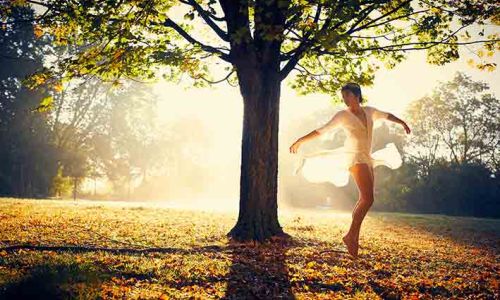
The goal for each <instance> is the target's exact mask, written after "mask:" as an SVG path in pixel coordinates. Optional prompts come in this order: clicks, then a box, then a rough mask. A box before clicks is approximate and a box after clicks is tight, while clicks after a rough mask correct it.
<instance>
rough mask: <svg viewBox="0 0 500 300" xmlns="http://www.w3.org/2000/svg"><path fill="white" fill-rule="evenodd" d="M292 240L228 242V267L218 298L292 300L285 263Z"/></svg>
mask: <svg viewBox="0 0 500 300" xmlns="http://www.w3.org/2000/svg"><path fill="white" fill-rule="evenodd" d="M292 245H293V240H292V239H281V240H279V241H274V242H272V243H265V244H261V245H259V246H250V245H242V244H239V243H235V242H230V243H229V246H228V247H229V248H230V249H231V268H230V270H229V274H228V277H227V290H226V295H225V296H224V297H223V298H222V299H295V296H294V295H293V293H292V288H291V287H292V285H291V283H290V278H289V275H288V268H287V265H286V251H287V250H288V249H289V248H290V247H291V246H292Z"/></svg>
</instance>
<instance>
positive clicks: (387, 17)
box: [0, 0, 498, 241]
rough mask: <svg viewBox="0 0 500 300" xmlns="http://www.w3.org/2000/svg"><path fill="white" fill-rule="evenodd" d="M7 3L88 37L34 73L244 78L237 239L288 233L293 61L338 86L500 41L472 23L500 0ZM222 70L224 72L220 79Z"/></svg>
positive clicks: (313, 85)
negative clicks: (281, 170) (284, 139)
mask: <svg viewBox="0 0 500 300" xmlns="http://www.w3.org/2000/svg"><path fill="white" fill-rule="evenodd" d="M7 3H14V4H16V5H23V4H30V3H34V4H36V5H40V6H43V7H45V10H44V11H43V12H42V13H41V15H40V16H39V17H37V23H38V24H40V30H42V31H44V32H47V33H48V32H51V33H52V34H53V35H54V38H55V41H56V43H60V44H68V43H69V44H77V45H79V46H81V47H82V51H81V53H80V54H79V55H77V56H74V57H70V58H68V59H67V60H65V61H62V62H61V63H60V64H58V65H57V66H55V67H53V68H51V69H49V70H48V72H47V73H45V75H38V76H34V79H35V80H36V79H40V78H42V79H43V80H38V81H43V82H46V81H48V80H47V79H50V77H47V74H49V75H50V73H51V72H52V73H57V72H59V73H61V72H63V73H64V74H63V78H73V77H82V76H89V75H97V76H99V77H100V78H102V79H103V80H108V81H113V80H117V79H119V78H123V77H133V78H136V77H141V78H150V79H152V78H154V77H155V76H157V75H158V73H160V72H155V71H156V70H160V68H159V67H163V69H162V70H161V73H163V75H164V77H166V78H168V79H174V80H175V79H178V78H180V77H182V75H183V74H186V75H189V77H190V78H191V79H192V81H191V82H192V83H193V84H194V85H204V84H210V83H214V82H219V81H223V80H228V81H229V82H232V83H233V84H234V83H235V82H237V83H238V85H239V89H240V91H241V94H242V97H243V100H244V101H243V103H244V120H243V138H242V153H241V154H242V155H241V159H242V163H241V180H240V212H239V216H238V221H237V224H236V225H235V227H234V228H233V229H232V230H231V231H230V232H229V236H230V237H232V238H235V239H237V240H250V239H251V240H259V241H262V240H265V239H267V238H269V237H272V236H280V235H283V230H282V228H281V226H280V225H279V222H278V218H277V185H278V182H277V175H278V174H277V172H278V124H279V99H280V89H281V82H282V81H283V80H284V79H285V78H287V77H288V76H289V75H290V74H291V72H292V71H294V70H296V72H295V73H294V74H293V76H292V79H293V80H292V81H291V86H292V87H293V88H295V89H297V90H299V91H301V92H304V93H306V92H310V91H312V90H314V91H322V92H326V93H332V92H334V91H337V89H338V87H339V86H340V85H341V84H342V83H344V82H346V81H356V82H358V83H360V84H361V85H369V84H371V83H372V82H373V77H374V72H375V71H376V69H377V68H379V67H380V66H381V65H385V66H387V67H393V66H394V65H395V64H397V63H398V62H400V61H402V60H403V59H404V58H405V56H406V54H407V53H408V51H410V50H423V49H425V50H427V53H428V62H430V63H433V64H444V63H447V62H450V61H453V60H455V59H457V58H458V56H459V52H458V46H459V45H462V44H472V43H479V42H481V43H485V44H484V45H485V49H486V50H488V51H492V50H494V49H495V47H498V43H497V42H498V37H497V35H491V36H488V37H484V35H485V34H484V32H483V31H481V32H479V33H476V32H472V31H471V32H469V31H466V28H467V27H468V26H471V25H472V24H479V25H485V24H486V23H490V22H493V23H495V24H498V6H497V3H496V1H476V2H474V3H470V2H458V3H457V2H456V1H451V0H440V1H421V0H414V1H411V0H398V1H371V0H370V1H322V0H316V1H302V0H265V1H264V0H255V1H244V0H236V1H235V0H219V1H215V0H208V1H196V0H178V1H165V0H161V1H160V0H150V1H131V0H124V1H104V2H103V1H87V0H81V1H71V2H68V1H59V0H46V1H29V0H21V1H14V2H7ZM7 7H8V6H7ZM173 8H175V9H173ZM2 12H3V13H4V14H5V13H8V8H7V9H5V8H4V9H2V10H1V11H0V13H2ZM182 15H184V18H183V19H182ZM179 16H181V18H179ZM195 27H196V30H193V28H195ZM202 28H203V29H209V31H207V30H203V29H202ZM200 33H202V34H200ZM212 37H213V38H212ZM220 63H225V65H224V66H225V67H224V66H220V65H219V64H220ZM155 67H158V69H155ZM488 67H494V65H492V64H489V65H488ZM224 69H226V70H227V71H228V74H227V75H222V79H221V80H214V79H213V78H212V76H211V75H212V74H220V72H222V70H224ZM55 78H57V77H55ZM49 81H50V80H49Z"/></svg>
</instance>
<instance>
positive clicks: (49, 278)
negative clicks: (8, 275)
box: [0, 263, 103, 300]
mask: <svg viewBox="0 0 500 300" xmlns="http://www.w3.org/2000/svg"><path fill="white" fill-rule="evenodd" d="M101 276H102V274H99V273H98V271H97V270H95V269H93V267H92V266H91V265H83V264H77V263H74V264H42V265H36V266H35V267H33V268H31V270H30V271H29V273H28V274H27V275H26V276H24V277H23V278H21V279H20V280H18V281H14V282H11V283H9V284H7V285H6V286H3V287H0V299H51V300H57V299H96V298H99V284H100V282H101V280H102V279H103V278H101Z"/></svg>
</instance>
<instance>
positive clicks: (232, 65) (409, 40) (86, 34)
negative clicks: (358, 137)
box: [0, 0, 500, 93]
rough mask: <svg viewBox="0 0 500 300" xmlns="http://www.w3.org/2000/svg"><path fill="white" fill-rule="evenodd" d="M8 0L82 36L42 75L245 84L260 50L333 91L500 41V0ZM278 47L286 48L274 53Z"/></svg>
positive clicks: (305, 82)
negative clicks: (413, 61) (418, 59)
mask: <svg viewBox="0 0 500 300" xmlns="http://www.w3.org/2000/svg"><path fill="white" fill-rule="evenodd" d="M1 2H4V3H3V4H4V5H3V7H4V8H3V9H2V10H1V11H0V14H1V15H0V17H1V18H2V19H5V16H7V15H8V14H9V12H10V10H11V8H12V6H15V5H34V6H35V7H38V10H39V11H40V14H39V16H37V17H36V23H35V29H36V30H35V33H37V35H39V36H41V35H43V34H50V35H51V36H52V38H53V41H54V43H55V44H57V45H67V44H71V45H77V46H78V49H79V51H78V53H77V54H73V55H68V56H67V57H65V58H63V59H60V60H59V61H58V63H57V64H55V65H53V66H51V67H50V68H49V69H47V70H45V72H43V73H40V74H38V75H37V76H35V77H34V78H33V81H32V82H34V83H45V82H47V80H49V79H51V78H52V79H53V80H56V78H61V76H53V75H54V74H55V73H60V74H63V76H62V78H64V79H65V80H66V79H71V78H74V77H85V76H99V77H100V78H101V79H103V80H108V81H113V82H115V83H118V80H119V79H120V78H135V79H141V80H148V79H150V80H152V79H154V78H156V77H157V76H158V75H159V74H160V73H161V74H162V75H163V76H164V77H165V78H168V79H170V80H179V79H180V78H181V77H182V76H183V75H188V76H189V77H190V78H191V79H193V84H195V85H206V84H210V83H216V82H221V81H225V80H227V81H229V82H231V83H232V84H236V83H237V81H238V78H237V76H236V74H235V72H234V71H235V69H236V68H238V67H240V68H241V67H242V64H244V63H245V61H250V60H251V59H256V60H258V61H259V62H261V63H268V64H279V72H280V78H281V79H284V78H286V77H287V76H288V75H289V73H290V72H291V71H293V70H295V71H296V73H295V76H293V79H292V80H291V82H290V83H291V86H292V87H293V88H295V89H296V90H298V91H299V92H302V93H307V92H311V91H316V92H317V91H320V92H326V93H331V92H332V91H335V90H336V89H337V88H338V87H339V85H340V84H341V83H343V82H346V81H356V82H358V83H360V84H361V85H369V84H371V83H372V82H373V79H374V72H375V71H376V70H377V69H378V68H380V67H381V66H385V67H389V68H390V67H393V66H395V65H396V64H397V63H398V62H400V61H402V60H403V59H404V58H405V57H406V56H407V54H408V53H409V52H410V51H413V50H425V51H427V61H428V62H429V63H432V64H437V65H442V64H444V63H447V62H450V61H453V60H456V59H457V58H458V57H459V52H458V46H459V45H464V44H474V43H481V44H482V45H484V49H482V50H481V52H480V54H481V56H482V57H483V58H488V57H490V56H492V51H493V50H495V49H498V48H499V47H500V46H499V43H498V41H499V39H498V33H497V32H490V33H488V31H487V30H486V31H485V29H487V25H499V20H500V19H499V6H498V2H497V1H491V0H489V1H458V2H457V1H451V0H440V1H425V0H422V1H420V0H418V1H411V0H405V1H403V0H398V1H372V0H370V1H353V0H351V1H323V0H315V1H303V0H276V1H257V0H252V1H234V0H220V1H216V0H203V1H199V0H198V1H196V0H177V1H173V0H170V1H163V0H162V1H160V0H149V1H136V0H121V1H118V0H107V1H89V0H77V1H60V0H38V1H30V0H17V1H7V4H8V5H5V1H1ZM471 25H479V26H483V27H476V28H475V29H471V28H470V27H471ZM3 26H4V27H5V26H9V22H4V24H3ZM477 28H480V29H479V30H477ZM273 47H274V48H276V47H278V48H279V57H270V56H267V55H266V54H267V53H268V52H269V53H270V52H271V50H272V49H273ZM477 66H478V67H479V68H487V69H492V68H494V67H495V64H494V63H493V62H490V61H487V60H486V61H485V60H482V61H481V62H479V63H477ZM224 71H226V72H227V74H223V73H222V72H224ZM214 74H217V75H219V74H220V78H214V77H215V76H216V75H214ZM55 84H56V85H57V83H55Z"/></svg>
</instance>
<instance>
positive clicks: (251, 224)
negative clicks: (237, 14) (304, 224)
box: [228, 67, 286, 242]
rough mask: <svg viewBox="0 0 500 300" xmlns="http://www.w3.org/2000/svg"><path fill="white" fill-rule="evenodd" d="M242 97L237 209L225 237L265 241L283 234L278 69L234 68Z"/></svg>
mask: <svg viewBox="0 0 500 300" xmlns="http://www.w3.org/2000/svg"><path fill="white" fill-rule="evenodd" d="M238 76H239V80H240V90H241V94H242V96H243V100H244V113H243V134H242V151H241V175H240V210H239V215H238V221H237V223H236V225H235V226H234V227H233V228H232V229H231V231H230V232H229V233H228V237H230V238H232V239H233V240H236V241H259V242H262V241H265V240H267V239H269V238H271V237H276V236H280V237H282V236H286V234H284V232H283V230H282V227H281V226H280V224H279V221H278V203H277V192H278V125H279V100H280V85H281V82H280V80H279V77H278V72H276V71H274V70H269V69H268V68H263V69H260V70H259V69H258V68H253V67H248V68H247V70H241V69H240V71H238Z"/></svg>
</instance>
